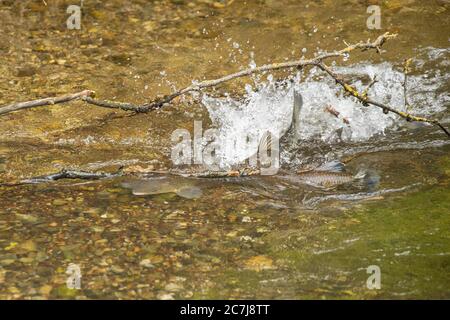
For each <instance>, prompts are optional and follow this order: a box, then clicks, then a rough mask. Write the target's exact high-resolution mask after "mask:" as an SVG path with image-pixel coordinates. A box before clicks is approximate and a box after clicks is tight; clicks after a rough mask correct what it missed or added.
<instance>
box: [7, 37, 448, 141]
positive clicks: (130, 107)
mask: <svg viewBox="0 0 450 320" xmlns="http://www.w3.org/2000/svg"><path fill="white" fill-rule="evenodd" d="M396 36H397V35H396V34H391V33H389V32H386V33H384V34H382V35H380V36H379V37H378V38H377V39H376V40H375V41H374V42H370V41H367V42H359V43H356V44H353V45H347V47H346V48H344V49H342V50H339V51H334V52H329V53H322V54H320V55H317V56H316V57H314V58H313V59H300V60H296V61H287V62H282V63H273V64H267V65H263V66H260V67H255V68H249V69H245V70H241V71H239V72H236V73H233V74H229V75H226V76H224V77H221V78H217V79H212V80H204V81H201V82H198V83H193V84H191V85H190V86H187V87H185V88H183V89H180V90H178V91H176V92H174V93H172V94H169V95H165V96H163V97H158V98H156V99H155V100H153V101H150V102H148V103H145V104H142V105H134V104H131V103H124V102H115V101H110V100H98V99H94V98H93V96H94V92H93V91H90V90H85V91H82V92H79V93H75V94H71V95H66V96H60V97H56V98H46V99H40V100H34V101H28V102H21V103H13V104H10V105H7V106H4V107H1V108H0V115H2V114H7V113H9V112H13V111H17V110H21V109H26V108H33V107H39V106H44V105H52V104H56V103H63V102H68V101H71V100H75V99H82V100H83V101H84V102H86V103H88V104H92V105H96V106H99V107H103V108H110V109H121V110H124V111H133V112H138V113H139V112H149V111H152V110H155V109H159V108H161V107H163V106H164V105H165V104H168V103H170V102H171V101H172V100H174V99H175V98H177V97H179V96H182V95H184V94H187V93H189V92H193V91H200V90H202V89H205V88H210V87H214V86H218V85H220V84H223V83H225V82H228V81H231V80H233V79H237V78H241V77H246V76H250V75H253V74H256V73H261V72H265V71H273V70H281V69H290V68H297V69H301V68H303V67H306V66H316V67H319V68H320V69H322V70H323V71H325V72H326V73H327V74H328V75H330V76H331V77H332V78H334V79H335V80H336V82H337V83H339V84H340V85H341V86H342V87H343V88H344V89H345V91H346V92H347V93H349V94H350V95H352V96H353V97H355V98H357V99H358V100H359V101H360V102H361V103H363V104H364V105H374V106H377V107H379V108H382V109H383V111H384V112H385V113H389V112H393V113H395V114H397V115H398V116H400V117H402V118H404V119H406V120H407V121H418V122H427V123H431V124H433V125H436V126H438V127H439V128H440V129H441V130H442V131H444V132H445V133H446V134H447V136H448V137H450V133H449V132H448V131H447V129H446V128H445V127H444V126H443V125H442V124H441V123H439V122H438V121H437V120H434V119H427V118H423V117H417V116H414V115H411V114H409V113H407V112H403V111H399V110H396V109H394V108H391V107H389V106H386V105H384V104H382V103H379V102H376V101H373V100H371V99H369V97H368V90H369V89H370V87H372V86H373V84H374V83H375V81H376V80H375V79H374V81H372V82H371V83H370V84H369V86H368V87H367V89H366V90H365V91H364V92H363V93H359V92H358V91H357V90H356V89H355V88H354V87H352V86H351V85H349V84H347V83H345V81H344V80H343V79H342V78H341V77H340V76H338V75H337V74H335V73H334V72H333V71H332V70H331V69H330V68H329V67H328V66H326V65H325V63H324V60H327V59H330V58H337V57H343V56H344V57H345V56H347V55H348V54H349V53H350V52H352V51H354V50H358V49H359V50H362V51H366V50H369V49H375V50H376V51H377V52H378V53H381V47H382V46H383V44H384V43H385V42H386V41H387V40H389V39H392V38H395V37H396ZM405 85H406V77H405Z"/></svg>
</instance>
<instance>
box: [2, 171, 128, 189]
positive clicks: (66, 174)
mask: <svg viewBox="0 0 450 320" xmlns="http://www.w3.org/2000/svg"><path fill="white" fill-rule="evenodd" d="M121 175H122V169H119V170H118V171H117V172H116V173H103V172H88V171H76V170H67V169H63V170H61V171H59V172H57V173H52V174H49V175H45V176H39V177H34V178H30V179H24V180H21V181H19V182H16V183H0V186H5V187H12V186H20V185H24V184H36V183H44V182H51V181H58V180H62V179H72V180H75V179H79V180H99V179H106V178H115V177H119V176H121Z"/></svg>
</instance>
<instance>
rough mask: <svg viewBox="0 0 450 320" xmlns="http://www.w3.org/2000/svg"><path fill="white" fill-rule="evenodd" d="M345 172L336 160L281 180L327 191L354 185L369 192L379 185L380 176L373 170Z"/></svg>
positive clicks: (341, 164) (287, 175)
mask: <svg viewBox="0 0 450 320" xmlns="http://www.w3.org/2000/svg"><path fill="white" fill-rule="evenodd" d="M344 170H345V166H344V164H343V163H342V162H340V161H337V160H334V161H331V162H327V163H325V164H323V165H321V166H319V167H317V168H314V169H310V170H305V171H300V172H297V173H296V174H286V175H282V176H280V178H281V179H284V180H289V181H290V182H294V183H300V184H306V185H311V186H313V187H318V188H325V189H329V188H335V187H337V186H340V185H344V184H349V183H354V184H355V185H356V186H360V187H365V188H366V189H367V190H368V191H373V190H374V189H375V188H376V187H377V186H378V184H379V181H380V176H379V175H378V174H377V173H376V172H375V171H373V170H364V169H362V170H359V171H358V172H357V173H356V174H352V173H349V172H346V171H344Z"/></svg>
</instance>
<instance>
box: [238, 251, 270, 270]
mask: <svg viewBox="0 0 450 320" xmlns="http://www.w3.org/2000/svg"><path fill="white" fill-rule="evenodd" d="M244 265H245V268H246V269H250V270H253V271H257V272H259V271H262V270H269V269H275V266H274V265H273V260H272V259H271V258H269V257H267V256H262V255H260V256H254V257H251V258H250V259H247V260H246V261H245V263H244Z"/></svg>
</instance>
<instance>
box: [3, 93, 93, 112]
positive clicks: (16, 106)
mask: <svg viewBox="0 0 450 320" xmlns="http://www.w3.org/2000/svg"><path fill="white" fill-rule="evenodd" d="M93 95H94V91H91V90H84V91H81V92H77V93H72V94H66V95H63V96H59V97H53V98H45V99H38V100H31V101H26V102H17V103H12V104H9V105H6V106H3V107H0V115H2V114H7V113H10V112H13V111H18V110H22V109H30V108H36V107H42V106H48V105H54V104H57V103H64V102H69V101H72V100H77V99H82V98H84V97H90V96H93Z"/></svg>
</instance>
